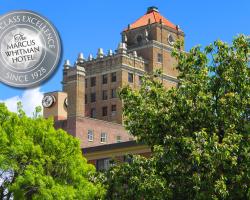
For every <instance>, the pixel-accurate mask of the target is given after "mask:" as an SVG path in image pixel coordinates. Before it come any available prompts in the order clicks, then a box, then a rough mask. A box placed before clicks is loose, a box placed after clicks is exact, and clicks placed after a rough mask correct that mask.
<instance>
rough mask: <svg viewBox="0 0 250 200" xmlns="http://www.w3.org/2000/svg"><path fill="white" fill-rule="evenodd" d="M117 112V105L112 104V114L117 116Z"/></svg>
mask: <svg viewBox="0 0 250 200" xmlns="http://www.w3.org/2000/svg"><path fill="white" fill-rule="evenodd" d="M115 114H116V105H112V106H111V115H112V116H115Z"/></svg>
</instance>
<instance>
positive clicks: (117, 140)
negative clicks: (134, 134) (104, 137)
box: [116, 135, 122, 143]
mask: <svg viewBox="0 0 250 200" xmlns="http://www.w3.org/2000/svg"><path fill="white" fill-rule="evenodd" d="M116 142H117V143H120V142H122V136H120V135H117V136H116Z"/></svg>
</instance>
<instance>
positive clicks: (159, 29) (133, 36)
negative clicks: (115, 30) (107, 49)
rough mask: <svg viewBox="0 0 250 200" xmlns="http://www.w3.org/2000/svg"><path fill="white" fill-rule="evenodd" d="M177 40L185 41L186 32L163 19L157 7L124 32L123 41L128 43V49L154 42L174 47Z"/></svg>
mask: <svg viewBox="0 0 250 200" xmlns="http://www.w3.org/2000/svg"><path fill="white" fill-rule="evenodd" d="M176 39H184V32H183V31H182V30H181V29H180V27H179V26H178V25H175V24H173V23H172V22H170V21H169V20H168V19H166V18H165V17H163V16H162V15H161V14H160V13H159V10H158V8H157V7H155V6H151V7H149V8H148V9H147V12H146V13H145V15H143V16H142V17H140V18H139V19H138V20H136V21H135V22H134V23H132V24H129V25H128V27H127V28H126V29H125V30H124V31H123V32H122V41H123V42H126V43H127V45H128V49H129V48H133V47H138V46H141V45H143V44H145V43H147V42H148V41H152V40H154V41H158V42H160V43H163V44H166V45H170V46H172V45H173V44H174V41H175V40H176Z"/></svg>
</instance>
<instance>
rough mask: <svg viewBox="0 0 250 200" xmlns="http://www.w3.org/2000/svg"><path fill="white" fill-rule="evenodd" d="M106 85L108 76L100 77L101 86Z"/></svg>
mask: <svg viewBox="0 0 250 200" xmlns="http://www.w3.org/2000/svg"><path fill="white" fill-rule="evenodd" d="M107 83H108V74H104V75H102V84H107Z"/></svg>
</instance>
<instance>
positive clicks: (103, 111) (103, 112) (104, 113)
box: [102, 106, 108, 116]
mask: <svg viewBox="0 0 250 200" xmlns="http://www.w3.org/2000/svg"><path fill="white" fill-rule="evenodd" d="M107 115H108V107H107V106H104V107H102V116H107Z"/></svg>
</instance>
